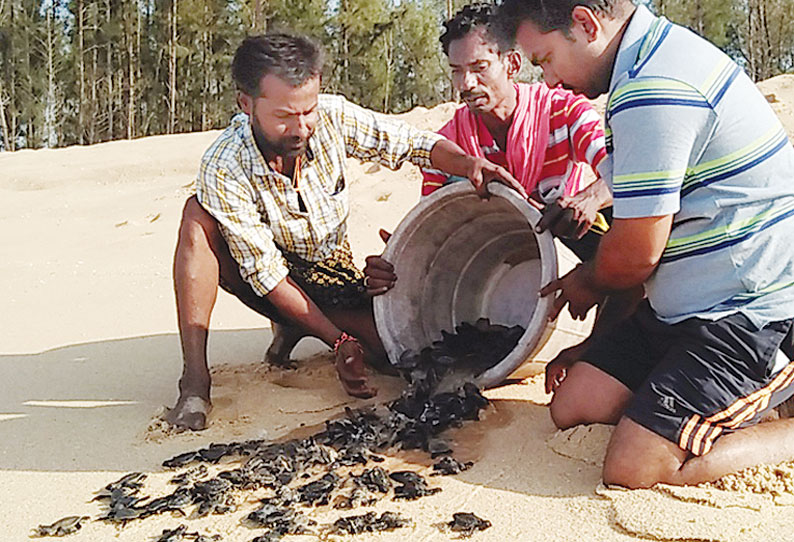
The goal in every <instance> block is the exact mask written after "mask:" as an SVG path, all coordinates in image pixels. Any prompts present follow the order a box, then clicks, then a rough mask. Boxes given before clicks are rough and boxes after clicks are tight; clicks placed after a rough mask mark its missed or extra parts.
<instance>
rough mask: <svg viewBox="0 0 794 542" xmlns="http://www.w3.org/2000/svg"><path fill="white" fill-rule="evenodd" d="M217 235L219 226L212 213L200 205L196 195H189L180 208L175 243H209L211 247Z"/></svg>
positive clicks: (195, 244)
mask: <svg viewBox="0 0 794 542" xmlns="http://www.w3.org/2000/svg"><path fill="white" fill-rule="evenodd" d="M219 236H220V228H218V223H217V222H216V221H215V219H214V218H213V217H212V215H211V214H209V213H208V212H207V211H206V210H205V209H204V208H203V207H202V206H201V204H200V203H199V202H198V199H197V198H196V196H191V197H189V198H188V199H187V201H186V202H185V206H184V207H183V208H182V222H181V223H180V225H179V236H178V240H177V243H178V244H179V245H183V246H184V245H186V244H187V245H190V246H197V245H204V244H209V245H210V248H212V247H213V246H214V245H215V244H216V242H217V241H216V239H217V238H218V237H219ZM213 251H214V249H213Z"/></svg>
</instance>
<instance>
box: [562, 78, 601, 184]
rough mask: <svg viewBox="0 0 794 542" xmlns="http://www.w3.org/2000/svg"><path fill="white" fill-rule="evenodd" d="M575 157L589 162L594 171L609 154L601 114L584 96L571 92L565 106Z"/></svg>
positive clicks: (575, 159) (579, 160) (577, 159)
mask: <svg viewBox="0 0 794 542" xmlns="http://www.w3.org/2000/svg"><path fill="white" fill-rule="evenodd" d="M565 112H566V120H565V122H566V124H567V125H568V134H569V138H570V145H571V149H573V159H574V161H576V162H579V163H586V164H589V165H590V167H591V168H592V169H593V171H594V172H596V173H597V172H598V167H599V166H600V165H601V162H603V161H604V159H605V158H606V156H607V149H606V142H605V140H604V128H603V127H602V121H601V115H599V114H598V113H597V112H596V110H595V109H594V108H593V106H592V104H591V103H590V102H589V101H588V100H587V98H585V97H584V96H578V95H576V94H570V95H569V97H568V100H567V103H566V107H565Z"/></svg>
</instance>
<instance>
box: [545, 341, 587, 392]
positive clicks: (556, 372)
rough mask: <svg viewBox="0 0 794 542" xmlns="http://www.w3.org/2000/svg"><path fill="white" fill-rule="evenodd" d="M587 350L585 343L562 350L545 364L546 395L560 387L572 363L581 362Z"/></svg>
mask: <svg viewBox="0 0 794 542" xmlns="http://www.w3.org/2000/svg"><path fill="white" fill-rule="evenodd" d="M586 349H587V341H586V340H585V341H584V342H581V343H579V344H577V345H576V346H571V347H568V348H566V349H564V350H562V351H561V352H560V353H559V354H557V357H555V358H554V359H553V360H551V361H550V362H548V363H547V364H546V382H545V385H546V393H554V392H556V391H557V388H559V387H560V384H562V381H563V380H565V376H566V375H567V374H568V369H570V368H571V367H572V366H573V364H574V363H576V362H578V361H581V360H582V354H583V353H584V351H585V350H586Z"/></svg>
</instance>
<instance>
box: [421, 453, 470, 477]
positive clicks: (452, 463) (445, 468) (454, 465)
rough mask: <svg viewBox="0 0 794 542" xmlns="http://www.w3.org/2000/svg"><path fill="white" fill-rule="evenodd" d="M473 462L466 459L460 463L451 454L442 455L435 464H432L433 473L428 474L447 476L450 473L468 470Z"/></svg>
mask: <svg viewBox="0 0 794 542" xmlns="http://www.w3.org/2000/svg"><path fill="white" fill-rule="evenodd" d="M472 465H474V463H473V462H472V461H467V462H466V463H461V462H460V461H457V460H456V459H454V458H453V457H451V456H446V457H442V458H441V459H440V460H439V461H438V462H437V463H436V464H435V465H433V471H434V472H433V473H432V474H431V475H430V476H449V475H452V474H460V473H461V472H463V471H465V470H468V469H469V468H470V467H471V466H472Z"/></svg>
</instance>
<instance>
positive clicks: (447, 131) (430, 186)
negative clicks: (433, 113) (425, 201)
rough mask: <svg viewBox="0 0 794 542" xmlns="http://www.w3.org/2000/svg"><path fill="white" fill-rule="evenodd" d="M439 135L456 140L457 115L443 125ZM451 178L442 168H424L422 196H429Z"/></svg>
mask: <svg viewBox="0 0 794 542" xmlns="http://www.w3.org/2000/svg"><path fill="white" fill-rule="evenodd" d="M438 133H439V135H441V136H443V137H445V138H446V139H449V140H450V141H455V133H456V130H455V117H452V120H450V121H449V122H448V123H446V124H445V125H444V126H442V127H441V129H440V130H439V131H438ZM448 180H449V175H447V174H446V173H444V172H443V171H441V170H440V169H433V168H432V167H423V168H422V196H429V195H430V194H432V193H433V192H435V191H436V190H438V189H439V188H441V187H442V186H444V184H445V183H446V182H447V181H448Z"/></svg>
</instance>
